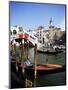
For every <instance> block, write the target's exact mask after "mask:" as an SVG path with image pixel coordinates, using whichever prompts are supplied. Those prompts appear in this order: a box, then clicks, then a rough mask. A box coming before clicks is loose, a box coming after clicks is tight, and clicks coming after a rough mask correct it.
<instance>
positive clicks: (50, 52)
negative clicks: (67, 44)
mask: <svg viewBox="0 0 68 90" xmlns="http://www.w3.org/2000/svg"><path fill="white" fill-rule="evenodd" d="M37 52H39V53H46V54H57V53H61V52H63V51H62V50H59V51H44V50H37Z"/></svg>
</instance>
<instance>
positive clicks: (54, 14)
mask: <svg viewBox="0 0 68 90" xmlns="http://www.w3.org/2000/svg"><path fill="white" fill-rule="evenodd" d="M9 6H10V8H9V11H10V26H15V25H21V26H22V27H23V28H24V29H26V30H29V29H31V30H33V29H36V28H37V27H38V26H40V25H42V26H44V27H45V29H47V28H48V25H49V24H48V23H49V20H50V18H52V21H53V22H52V25H55V26H56V27H60V28H62V29H65V5H63V4H47V3H27V2H13V1H10V4H9Z"/></svg>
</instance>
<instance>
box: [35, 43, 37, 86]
mask: <svg viewBox="0 0 68 90" xmlns="http://www.w3.org/2000/svg"><path fill="white" fill-rule="evenodd" d="M34 64H35V71H34V87H35V86H36V77H37V44H35V48H34Z"/></svg>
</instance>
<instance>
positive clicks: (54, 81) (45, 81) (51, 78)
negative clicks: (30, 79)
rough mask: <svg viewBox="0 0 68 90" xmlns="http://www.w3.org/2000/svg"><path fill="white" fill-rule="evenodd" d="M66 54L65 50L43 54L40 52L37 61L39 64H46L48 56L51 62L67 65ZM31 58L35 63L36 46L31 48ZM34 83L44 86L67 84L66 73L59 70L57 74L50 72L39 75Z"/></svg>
mask: <svg viewBox="0 0 68 90" xmlns="http://www.w3.org/2000/svg"><path fill="white" fill-rule="evenodd" d="M65 57H66V55H65V53H64V52H62V53H58V54H55V55H54V54H52V55H49V54H43V53H38V54H37V63H38V64H44V65H45V64H46V58H47V59H48V63H49V64H62V65H65V62H66V61H65V59H66V58H65ZM29 58H30V60H31V62H32V63H34V48H30V50H29ZM34 84H35V86H36V87H42V86H59V85H65V84H66V73H65V71H64V72H59V73H55V74H48V75H43V76H38V77H37V78H36V79H35V80H34Z"/></svg>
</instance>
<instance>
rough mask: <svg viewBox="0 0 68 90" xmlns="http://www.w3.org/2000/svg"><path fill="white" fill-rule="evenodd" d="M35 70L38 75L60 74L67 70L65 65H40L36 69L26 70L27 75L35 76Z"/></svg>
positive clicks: (29, 68) (28, 68)
mask: <svg viewBox="0 0 68 90" xmlns="http://www.w3.org/2000/svg"><path fill="white" fill-rule="evenodd" d="M35 70H36V71H37V75H42V74H52V73H58V72H61V71H64V70H65V65H58V64H46V65H41V64H39V65H37V66H36V68H35V67H34V66H33V67H27V68H25V71H26V73H27V75H34V71H35Z"/></svg>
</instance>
